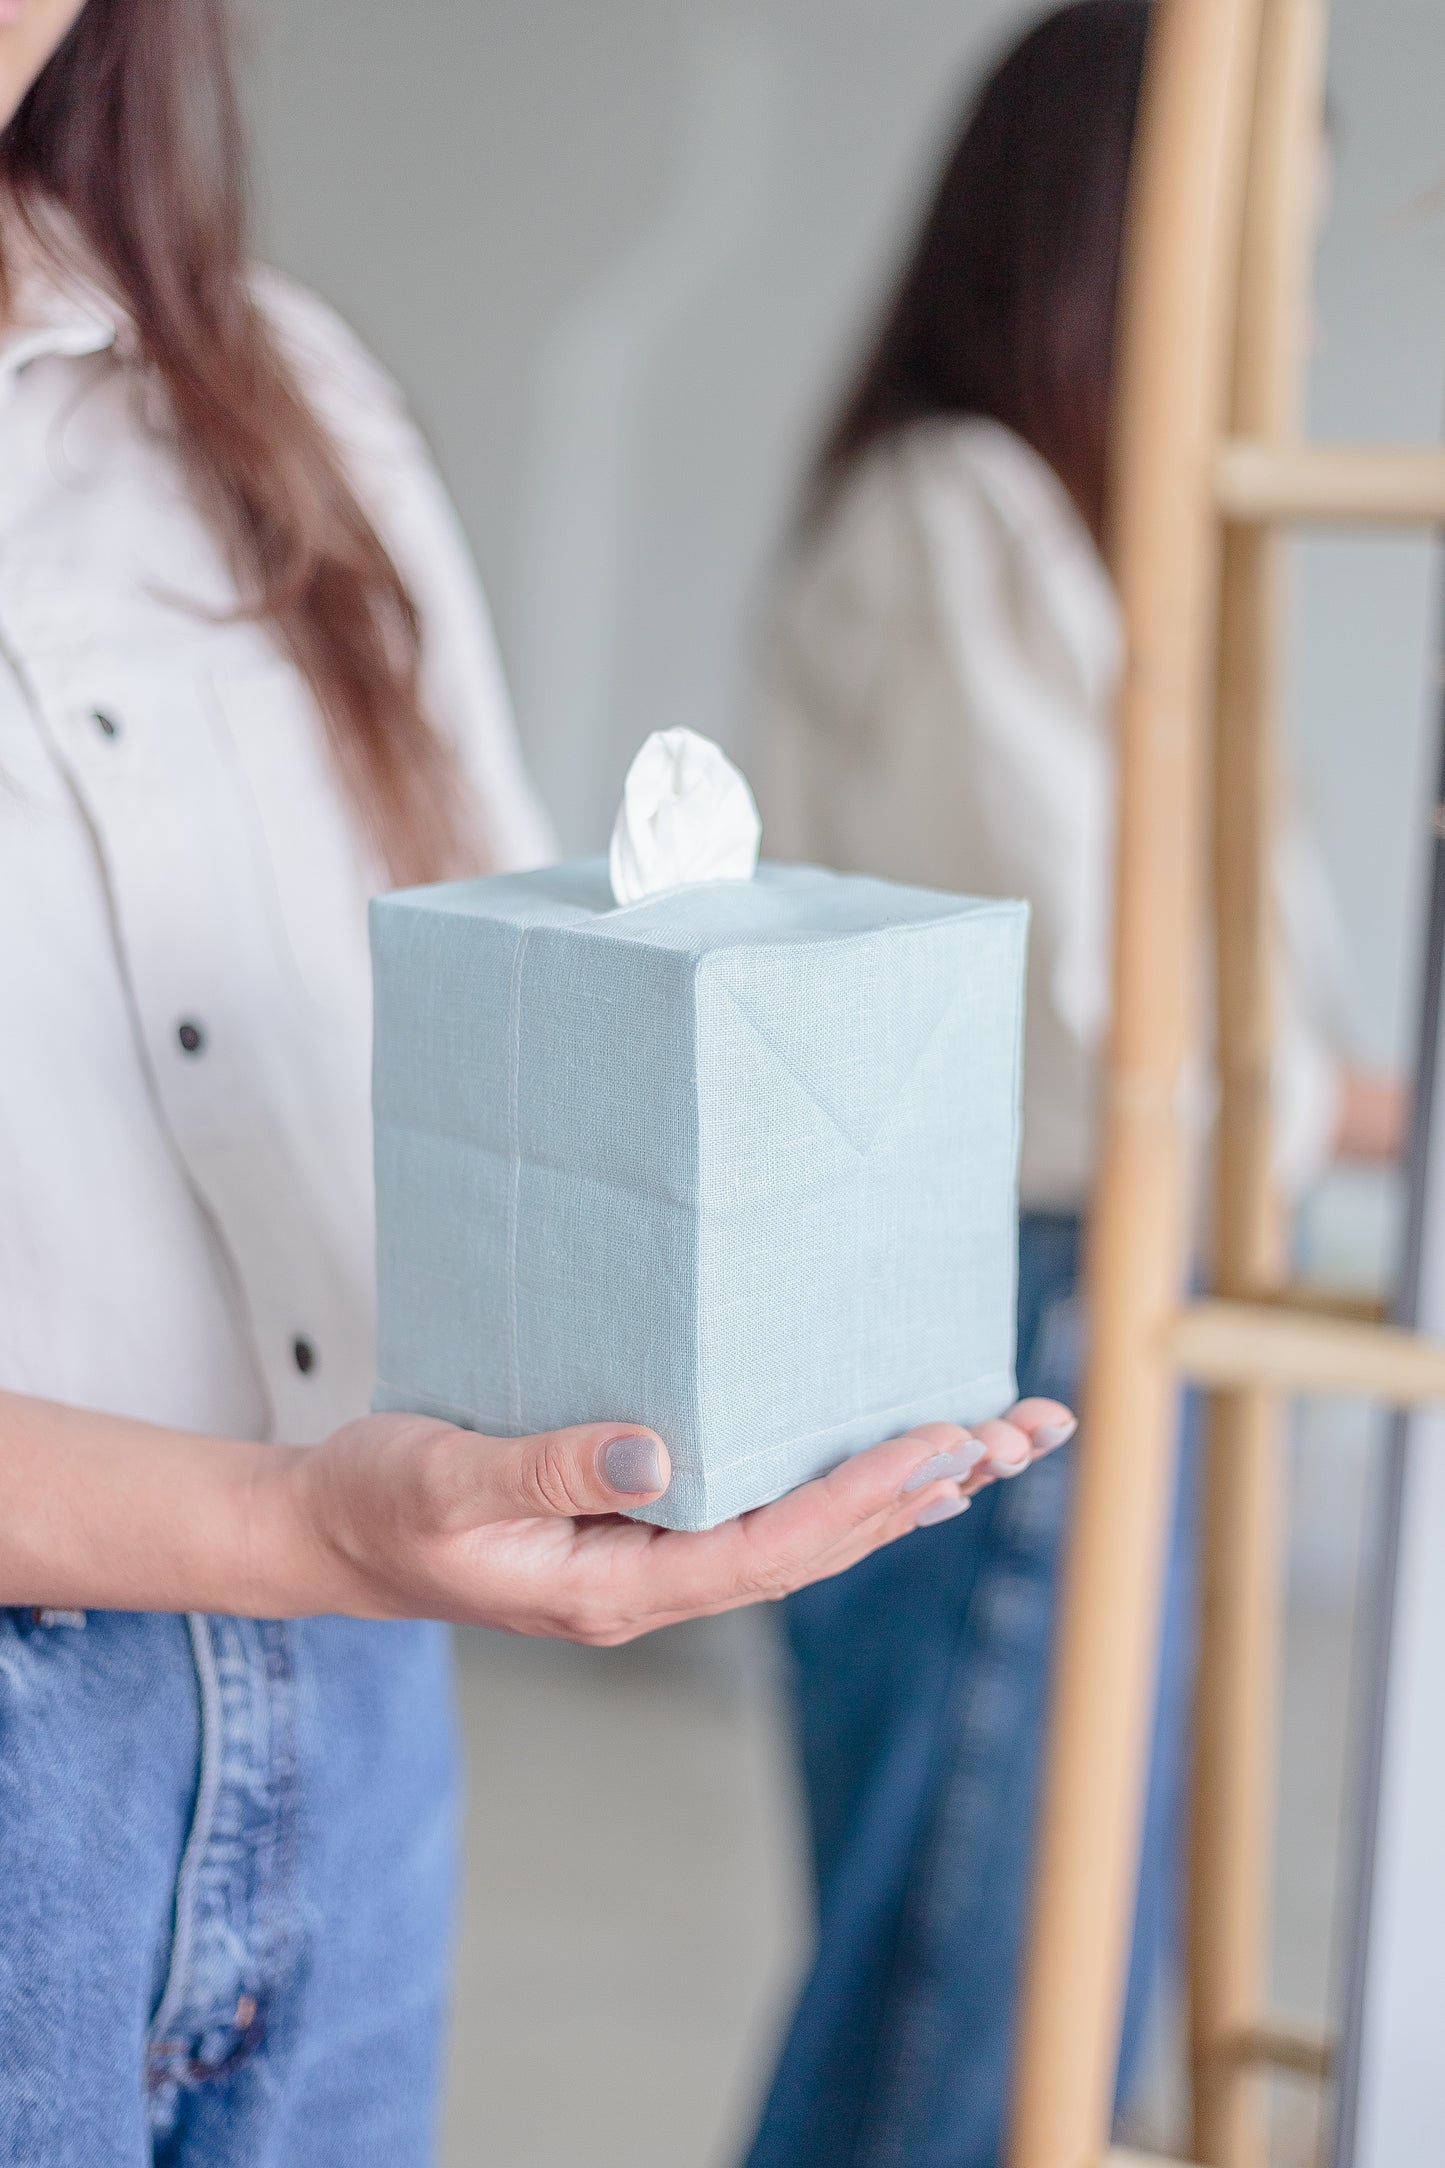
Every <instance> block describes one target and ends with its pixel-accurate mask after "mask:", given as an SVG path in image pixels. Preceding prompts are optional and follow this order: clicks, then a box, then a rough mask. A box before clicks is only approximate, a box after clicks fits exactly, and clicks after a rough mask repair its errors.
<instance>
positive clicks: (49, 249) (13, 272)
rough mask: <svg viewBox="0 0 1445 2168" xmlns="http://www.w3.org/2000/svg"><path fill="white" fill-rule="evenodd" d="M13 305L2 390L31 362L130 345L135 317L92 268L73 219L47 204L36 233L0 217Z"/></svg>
mask: <svg viewBox="0 0 1445 2168" xmlns="http://www.w3.org/2000/svg"><path fill="white" fill-rule="evenodd" d="M0 247H3V251H4V258H5V274H6V287H7V298H8V306H7V308H6V313H5V324H4V328H3V330H0V392H3V391H5V390H8V389H9V387H10V385H11V384H12V383H13V381H14V379H15V378H16V377H17V376H18V375H19V373H20V371H21V370H22V369H23V368H24V367H25V366H26V364H27V363H28V362H32V361H38V360H39V359H41V357H42V356H45V355H50V354H63V355H79V354H99V353H104V352H105V351H107V350H108V349H109V348H111V347H116V346H120V345H122V344H124V343H126V340H127V334H128V333H129V331H130V324H129V319H128V318H127V316H126V314H125V312H124V310H123V309H121V308H120V306H119V305H118V303H117V302H116V301H115V300H114V299H113V298H112V297H111V296H110V295H109V294H107V293H106V291H105V289H104V287H103V286H102V285H101V283H100V280H99V277H98V275H97V274H96V273H95V271H94V270H93V269H92V268H91V265H90V261H89V257H88V252H87V251H86V249H85V246H84V244H83V242H82V241H81V240H80V238H79V235H78V234H77V232H76V230H75V227H74V224H73V222H72V221H71V220H70V218H69V217H68V216H67V215H66V214H65V213H64V212H63V211H60V210H59V209H58V208H55V207H53V206H49V205H46V206H42V208H41V210H40V212H39V214H38V215H37V218H36V230H35V231H32V230H31V228H30V226H29V225H26V224H23V223H22V222H21V221H20V220H19V219H16V218H14V217H11V218H10V219H8V220H0Z"/></svg>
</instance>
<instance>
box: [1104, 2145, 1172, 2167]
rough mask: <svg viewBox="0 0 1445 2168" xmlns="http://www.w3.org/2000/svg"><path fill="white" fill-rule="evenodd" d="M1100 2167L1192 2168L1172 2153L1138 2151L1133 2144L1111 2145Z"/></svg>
mask: <svg viewBox="0 0 1445 2168" xmlns="http://www.w3.org/2000/svg"><path fill="white" fill-rule="evenodd" d="M1099 2168H1190V2164H1189V2162H1188V2161H1181V2160H1180V2159H1178V2158H1177V2156H1176V2155H1174V2154H1172V2153H1170V2154H1167V2155H1166V2154H1164V2153H1136V2152H1135V2151H1134V2148H1133V2147H1132V2146H1131V2145H1111V2146H1110V2148H1109V2150H1108V2152H1107V2153H1105V2154H1104V2155H1103V2156H1102V2157H1101V2159H1100V2161H1099Z"/></svg>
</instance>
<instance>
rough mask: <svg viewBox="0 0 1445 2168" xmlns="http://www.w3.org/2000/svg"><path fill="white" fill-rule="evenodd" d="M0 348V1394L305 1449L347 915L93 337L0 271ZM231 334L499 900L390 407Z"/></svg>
mask: <svg viewBox="0 0 1445 2168" xmlns="http://www.w3.org/2000/svg"><path fill="white" fill-rule="evenodd" d="M11 280H12V300H13V307H12V310H11V314H10V318H9V321H8V324H7V326H6V328H5V330H4V333H3V335H0V1387H6V1388H10V1389H13V1390H17V1391H21V1392H29V1393H36V1394H41V1395H45V1396H47V1397H50V1398H53V1399H59V1400H64V1401H69V1402H72V1403H75V1404H77V1405H81V1406H88V1407H96V1408H104V1409H108V1410H113V1411H116V1412H119V1413H123V1414H129V1415H136V1416H143V1417H147V1418H150V1419H152V1420H154V1421H159V1422H166V1423H176V1424H181V1425H185V1426H188V1427H194V1428H197V1429H202V1430H210V1431H213V1432H217V1433H224V1434H232V1435H238V1436H267V1435H273V1436H276V1437H280V1438H284V1439H288V1440H293V1441H298V1442H305V1441H309V1440H312V1439H315V1438H318V1437H320V1436H322V1435H324V1434H325V1432H326V1431H328V1430H329V1429H331V1428H332V1427H333V1426H334V1425H335V1424H337V1423H338V1422H340V1421H342V1420H344V1419H345V1418H347V1417H348V1416H351V1415H354V1414H356V1413H359V1412H360V1411H361V1410H363V1409H364V1408H365V1406H366V1403H367V1398H368V1395H369V1392H370V1387H371V1383H372V1374H373V1372H372V1310H373V1294H372V1287H373V1233H372V1205H371V1174H370V1167H371V1127H370V1114H369V1042H370V973H369V967H368V958H367V945H366V901H367V897H368V894H369V893H370V892H371V891H373V890H374V889H375V888H377V887H378V886H381V885H383V879H382V876H381V874H380V871H379V869H378V868H377V867H376V866H375V865H374V864H373V863H372V862H371V861H370V859H369V856H368V852H367V849H366V846H365V845H364V843H363V842H362V840H361V839H360V837H359V835H358V832H357V829H356V826H355V823H354V821H353V819H352V816H351V814H350V811H349V809H348V808H347V806H346V805H345V803H344V802H343V800H342V797H341V795H340V793H339V790H338V786H337V782H336V778H335V775H334V772H333V768H332V763H331V760H330V758H329V756H328V752H327V747H326V742H325V738H324V734H323V726H322V723H321V719H320V716H319V714H318V711H317V708H316V706H315V703H314V701H313V699H312V696H311V694H310V691H309V689H308V687H307V685H306V683H305V682H304V680H303V679H302V678H301V676H300V675H299V674H298V672H297V671H296V670H295V669H294V667H293V666H292V665H291V664H290V662H288V661H287V660H286V659H285V657H284V656H283V654H282V652H281V650H280V649H279V647H278V645H277V643H276V641H275V639H274V638H273V636H272V635H271V633H270V632H269V631H268V630H267V628H266V627H265V626H264V625H258V624H255V623H248V622H243V621H238V620H235V619H234V618H230V621H227V620H228V617H229V616H230V613H232V612H233V611H234V609H235V605H236V600H237V597H236V592H235V587H234V584H233V581H232V578H231V576H230V574H229V573H228V571H227V569H226V565H225V562H224V560H223V557H222V555H221V553H220V551H219V549H218V547H217V545H216V543H215V541H214V540H213V538H212V536H211V535H210V533H209V532H208V530H207V527H206V525H205V523H204V521H203V520H202V518H201V517H200V515H199V514H198V512H197V510H196V508H195V506H194V505H193V503H192V500H191V496H190V493H189V491H188V488H187V483H186V479H185V476H184V473H183V472H182V470H181V468H180V466H179V464H178V462H177V459H176V457H175V455H174V453H173V451H172V450H171V448H170V447H169V445H168V444H167V441H166V437H165V432H164V419H163V415H161V414H160V413H158V411H157V403H156V395H155V392H154V389H153V387H152V386H150V385H149V384H148V383H147V381H146V379H145V378H144V377H143V375H142V373H141V371H140V370H139V368H138V367H137V366H136V364H135V360H134V352H133V346H132V342H131V340H130V338H129V336H128V328H129V327H128V326H127V324H126V322H125V320H124V317H123V315H122V314H121V313H120V312H118V311H117V310H116V309H115V308H114V307H113V306H112V305H111V304H110V303H109V302H108V301H107V300H106V299H104V298H103V296H102V295H101V293H100V291H99V290H98V288H96V287H94V286H92V285H90V284H87V283H81V282H78V281H76V280H74V279H72V278H61V277H60V276H59V275H57V274H55V273H53V272H50V271H47V270H46V269H45V268H43V267H42V266H41V264H40V263H39V262H38V261H35V260H31V261H28V262H26V263H24V264H21V265H19V266H16V265H15V264H13V263H12V266H11ZM261 291H262V294H263V298H264V300H265V302H266V305H267V307H268V309H269V310H270V312H271V313H272V316H273V320H274V321H275V323H276V325H277V327H278V330H279V333H280V335H281V337H282V340H283V342H284V344H285V346H286V347H287V349H288V351H289V352H290V353H291V354H292V356H293V357H294V360H295V365H296V367H297V369H298V371H299V373H300V376H301V378H302V381H303V383H304V384H305V386H306V389H307V391H308V394H309V396H310V397H311V398H312V400H313V401H314V403H315V405H316V407H317V410H318V412H319V413H320V414H321V415H322V417H323V419H324V420H325V422H326V423H327V425H328V426H329V427H330V429H331V430H332V433H333V435H334V437H335V438H336V440H337V441H338V443H339V445H340V446H341V447H342V450H343V454H344V456H345V458H346V460H347V463H348V470H349V472H350V473H351V474H352V477H353V480H354V482H355V484H356V486H357V488H358V490H359V492H360V494H361V496H362V498H363V501H364V502H365V503H366V505H367V507H368V509H369V510H370V511H371V512H372V514H373V516H374V518H375V519H376V521H377V524H378V528H379V530H380V532H381V534H382V536H383V539H384V540H385V541H386V543H387V545H388V547H389V548H390V549H391V551H392V554H393V556H394V558H395V560H396V562H397V564H398V566H399V568H400V570H401V572H402V574H403V576H404V578H405V579H406V580H407V582H408V584H409V586H410V588H411V591H412V594H413V596H414V597H415V600H416V602H417V605H418V608H419V610H420V614H421V620H422V628H423V657H424V688H425V694H426V701H427V707H428V712H429V714H430V715H431V717H432V718H433V719H434V721H435V723H436V724H437V726H438V727H439V728H441V729H443V730H445V731H446V732H448V733H449V734H450V735H451V736H452V737H453V738H454V739H455V741H456V743H457V745H458V746H459V748H460V752H461V756H462V759H463V762H464V765H465V767H466V770H467V772H468V774H469V776H470V778H471V779H472V781H473V784H474V787H475V791H476V796H477V800H478V804H479V806H480V808H481V809H482V812H483V814H484V816H485V821H486V828H487V836H486V842H487V845H488V846H489V849H490V855H491V860H492V863H493V864H494V865H496V866H497V867H499V868H501V867H516V866H523V865H530V864H535V863H537V862H538V861H539V860H540V859H542V858H544V857H545V856H546V855H547V854H548V851H549V848H550V838H549V835H548V832H547V828H546V824H545V821H544V819H543V817H542V815H541V813H540V811H539V809H538V807H537V805H536V802H535V800H534V798H533V796H532V794H531V791H530V788H529V786H528V784H527V781H526V778H525V777H524V775H523V772H522V769H521V765H520V761H519V758H518V755H517V751H516V747H515V743H514V739H513V735H512V729H511V723H510V720H509V716H508V709H507V700H506V694H505V690H504V687H503V683H502V678H501V674H500V670H499V667H498V663H497V658H496V653H495V648H494V645H493V641H492V637H491V633H490V629H489V626H488V622H487V617H486V612H485V609H484V607H483V604H482V600H481V596H480V593H479V591H478V588H477V584H476V581H475V577H474V575H473V572H472V568H471V565H470V563H469V561H468V557H467V552H466V548H465V544H464V542H463V540H462V537H461V533H460V529H459V527H458V524H457V521H456V519H455V516H454V514H453V512H452V510H451V507H450V505H449V504H448V502H447V499H446V497H445V494H444V492H443V490H442V488H441V485H440V483H439V481H438V479H437V476H436V473H435V471H434V469H433V466H432V463H431V461H430V459H429V457H428V456H427V453H426V451H425V448H424V447H423V445H422V443H421V440H420V438H419V437H418V435H417V434H416V432H415V430H414V429H413V427H412V426H411V424H410V423H409V421H408V420H407V418H406V415H405V413H404V411H403V409H402V405H401V402H400V399H399V398H398V396H397V394H396V392H395V390H394V388H393V387H392V385H391V384H390V383H389V381H388V380H387V379H386V378H385V377H384V376H383V375H382V373H381V372H380V371H379V370H378V369H377V367H376V366H375V364H374V363H373V362H372V361H371V360H370V359H369V358H368V357H367V356H366V355H365V354H364V353H363V352H362V351H361V350H360V348H359V347H358V346H357V344H356V343H355V341H354V340H353V339H352V338H351V336H350V335H349V333H348V332H347V331H346V330H345V329H344V327H343V326H342V325H341V324H340V323H339V322H338V321H337V320H336V318H335V317H334V316H332V315H331V314H330V312H329V311H327V310H325V309H324V308H323V307H322V306H321V305H320V304H319V303H317V302H315V301H313V300H312V299H310V298H309V297H307V296H305V295H303V294H301V293H299V292H298V291H296V290H295V289H294V288H291V287H289V286H287V285H285V284H284V283H283V282H281V281H280V280H277V279H273V278H270V277H269V276H268V277H265V278H264V281H263V284H262V288H261Z"/></svg>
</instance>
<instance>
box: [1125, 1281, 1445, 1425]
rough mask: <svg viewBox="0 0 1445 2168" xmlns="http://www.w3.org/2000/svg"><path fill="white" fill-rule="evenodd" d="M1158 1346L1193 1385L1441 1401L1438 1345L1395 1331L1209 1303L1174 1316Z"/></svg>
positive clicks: (1443, 1366) (1443, 1359)
mask: <svg viewBox="0 0 1445 2168" xmlns="http://www.w3.org/2000/svg"><path fill="white" fill-rule="evenodd" d="M1166 1344H1167V1346H1168V1350H1169V1353H1170V1355H1171V1356H1172V1357H1173V1359H1174V1362H1175V1364H1176V1365H1177V1367H1178V1369H1179V1371H1180V1374H1181V1375H1182V1376H1183V1377H1186V1378H1188V1379H1189V1380H1190V1381H1191V1383H1193V1384H1196V1385H1208V1386H1213V1387H1215V1388H1216V1389H1218V1388H1221V1387H1230V1386H1257V1387H1262V1388H1264V1389H1265V1390H1267V1391H1272V1392H1280V1393H1298V1394H1301V1395H1305V1396H1309V1395H1312V1394H1324V1393H1330V1394H1343V1395H1345V1396H1347V1397H1348V1398H1351V1399H1361V1400H1376V1401H1379V1402H1380V1403H1381V1404H1382V1405H1383V1406H1385V1407H1395V1408H1407V1407H1418V1406H1420V1405H1421V1404H1423V1403H1424V1402H1427V1401H1432V1400H1445V1346H1441V1345H1440V1344H1439V1343H1438V1342H1436V1341H1434V1340H1427V1339H1426V1338H1425V1337H1424V1335H1423V1334H1421V1333H1414V1332H1405V1331H1402V1330H1401V1329H1400V1327H1398V1326H1395V1325H1366V1324H1360V1323H1358V1322H1357V1321H1355V1320H1353V1319H1350V1318H1341V1317H1329V1316H1321V1315H1319V1314H1318V1313H1316V1312H1313V1311H1303V1310H1290V1309H1285V1308H1283V1307H1281V1306H1278V1305H1276V1304H1274V1303H1257V1302H1225V1301H1220V1300H1210V1301H1205V1302H1195V1303H1191V1304H1190V1305H1189V1306H1188V1308H1187V1309H1184V1310H1181V1311H1180V1313H1179V1315H1178V1317H1176V1318H1175V1320H1174V1322H1173V1324H1172V1325H1171V1326H1170V1327H1169V1330H1168V1335H1167V1342H1166Z"/></svg>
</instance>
